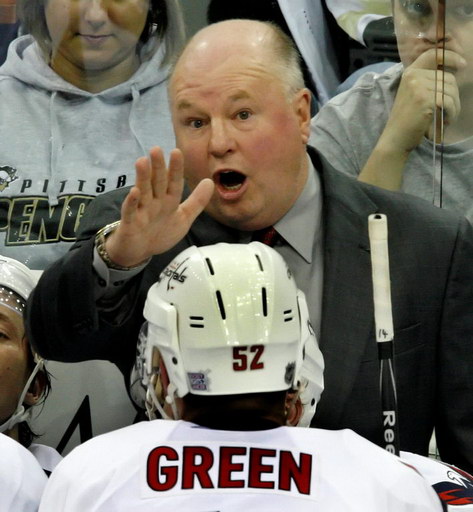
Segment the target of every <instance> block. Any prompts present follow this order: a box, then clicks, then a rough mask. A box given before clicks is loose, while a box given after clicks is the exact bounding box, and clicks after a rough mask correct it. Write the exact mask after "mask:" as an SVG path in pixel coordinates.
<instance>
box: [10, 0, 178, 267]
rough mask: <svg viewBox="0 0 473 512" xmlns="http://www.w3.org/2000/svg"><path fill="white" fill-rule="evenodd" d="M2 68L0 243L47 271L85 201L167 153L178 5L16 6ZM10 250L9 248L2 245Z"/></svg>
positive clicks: (146, 1)
mask: <svg viewBox="0 0 473 512" xmlns="http://www.w3.org/2000/svg"><path fill="white" fill-rule="evenodd" d="M18 9H19V14H20V19H21V21H22V26H23V27H24V29H25V32H27V33H28V34H29V35H26V36H23V37H20V38H18V39H17V40H15V41H14V42H13V43H12V44H11V45H10V48H9V52H8V57H7V60H6V62H5V64H4V65H3V66H2V67H0V248H1V252H2V253H3V254H4V255H7V256H10V257H13V258H16V259H18V260H20V261H22V262H23V263H25V264H27V265H28V266H29V267H30V268H33V269H43V268H45V266H47V265H48V264H49V263H50V262H52V261H54V260H55V259H56V258H58V257H59V256H60V255H62V254H63V253H64V252H65V251H66V250H67V249H68V248H69V246H70V244H71V242H73V241H74V240H75V237H76V230H77V227H78V224H79V222H80V219H81V217H82V215H83V213H84V210H85V208H86V207H87V205H88V203H89V202H90V201H91V200H92V199H93V198H94V197H95V196H96V195H98V194H101V193H103V192H107V191H109V190H113V189H116V188H119V187H123V186H126V185H130V184H133V181H134V162H135V160H136V158H138V157H139V156H142V155H146V154H147V152H148V150H149V148H150V147H151V146H153V145H156V144H158V145H160V146H161V147H163V149H164V151H165V153H168V152H169V151H170V150H171V149H172V148H173V147H174V134H173V131H172V124H171V118H170V113H169V109H168V100H167V90H166V80H167V77H168V74H169V63H170V60H171V59H172V57H173V56H174V54H175V53H176V52H177V51H178V49H179V47H180V45H181V44H182V42H183V39H184V37H183V23H182V16H181V12H180V9H179V7H178V4H177V0H123V1H121V2H112V1H109V0H103V1H99V0H88V1H86V2H84V1H80V2H77V1H73V0H35V1H34V2H32V1H31V0H20V1H19V4H18ZM2 245H3V247H2Z"/></svg>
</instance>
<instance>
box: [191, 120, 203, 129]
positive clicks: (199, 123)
mask: <svg viewBox="0 0 473 512" xmlns="http://www.w3.org/2000/svg"><path fill="white" fill-rule="evenodd" d="M189 126H190V127H192V128H202V126H204V121H202V119H191V120H190V121H189Z"/></svg>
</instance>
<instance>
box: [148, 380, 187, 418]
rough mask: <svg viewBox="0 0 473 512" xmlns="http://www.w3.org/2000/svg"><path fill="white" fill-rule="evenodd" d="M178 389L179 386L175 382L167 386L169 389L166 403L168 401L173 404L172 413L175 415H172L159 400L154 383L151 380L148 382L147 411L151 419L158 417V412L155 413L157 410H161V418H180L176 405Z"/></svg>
mask: <svg viewBox="0 0 473 512" xmlns="http://www.w3.org/2000/svg"><path fill="white" fill-rule="evenodd" d="M176 391H177V388H176V386H175V385H174V384H169V386H168V387H167V390H166V393H167V394H166V398H165V400H166V403H168V404H169V405H170V406H171V410H172V414H173V416H172V417H171V416H169V414H167V413H166V412H165V411H164V408H163V406H162V405H161V404H160V403H159V400H158V397H157V396H156V392H155V389H154V386H153V384H152V383H151V382H149V383H148V387H147V390H146V413H147V415H148V418H149V419H150V420H155V419H156V414H155V411H156V410H157V411H159V414H160V415H161V418H163V419H165V420H178V419H180V418H179V413H178V410H177V407H176V401H175V396H176Z"/></svg>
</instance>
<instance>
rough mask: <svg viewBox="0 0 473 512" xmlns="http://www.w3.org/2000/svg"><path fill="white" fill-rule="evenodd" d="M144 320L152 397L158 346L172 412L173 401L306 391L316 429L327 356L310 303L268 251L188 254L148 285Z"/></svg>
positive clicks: (253, 247)
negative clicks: (314, 327)
mask: <svg viewBox="0 0 473 512" xmlns="http://www.w3.org/2000/svg"><path fill="white" fill-rule="evenodd" d="M144 316H145V318H146V320H147V322H148V323H147V328H146V329H147V334H146V335H145V336H144V339H142V340H141V343H142V347H141V350H142V351H144V354H143V356H144V364H143V367H142V370H143V375H144V379H143V384H145V386H146V385H148V392H150V388H151V387H153V386H150V385H149V384H150V382H151V381H152V375H153V374H155V372H156V368H153V354H154V353H155V349H158V350H159V353H160V354H161V356H162V358H163V360H164V363H165V366H166V369H167V372H168V375H169V380H170V388H168V390H167V397H166V400H167V401H168V402H169V403H170V404H171V405H173V402H174V394H176V395H177V396H180V397H182V396H185V395H186V394H187V393H192V394H196V395H227V394H244V393H257V392H270V391H280V390H287V389H289V388H301V389H302V391H303V396H302V402H303V405H305V406H307V407H306V408H305V410H304V416H305V417H306V419H305V426H307V425H308V424H309V423H310V419H311V418H312V416H313V413H314V412H315V405H316V403H317V401H318V399H319V397H320V393H321V392H322V389H323V359H322V355H321V353H320V351H319V349H318V346H317V342H316V340H315V337H314V334H313V330H312V328H311V326H310V322H309V317H308V311H307V305H306V301H305V296H304V294H303V292H301V291H300V290H298V289H297V286H296V284H295V281H294V279H293V277H292V274H291V272H290V270H289V269H288V267H287V265H286V263H285V262H284V260H283V258H282V257H281V256H280V255H279V254H278V253H277V252H276V251H274V250H273V249H271V248H270V247H268V246H266V245H263V244H261V243H258V242H253V243H250V244H223V243H222V244H217V245H212V246H206V247H200V248H197V247H190V248H188V249H186V250H185V251H184V252H182V253H181V254H180V255H179V256H177V257H176V258H175V259H174V260H173V261H172V262H171V263H170V264H169V265H168V266H167V267H166V269H165V270H164V271H163V272H162V273H161V275H160V278H159V281H158V282H157V283H155V284H154V285H153V286H152V287H151V288H150V290H149V292H148V297H147V300H146V304H145V308H144ZM304 356H305V358H306V359H307V363H308V364H307V366H306V367H305V369H303V360H304ZM309 374H310V375H309ZM153 393H154V390H153V391H152V393H151V394H153ZM152 399H153V402H154V403H155V405H157V404H156V397H155V396H154V397H152ZM304 402H305V403H304ZM157 408H158V409H159V410H160V412H161V414H162V410H161V407H159V406H158V407H157ZM309 416H310V417H309Z"/></svg>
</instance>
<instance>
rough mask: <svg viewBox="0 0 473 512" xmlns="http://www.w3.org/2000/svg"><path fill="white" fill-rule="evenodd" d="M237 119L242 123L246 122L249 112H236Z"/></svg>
mask: <svg viewBox="0 0 473 512" xmlns="http://www.w3.org/2000/svg"><path fill="white" fill-rule="evenodd" d="M237 117H238V118H239V119H241V120H242V121H246V120H247V119H249V118H250V117H251V112H250V111H249V110H241V111H240V112H238V114H237Z"/></svg>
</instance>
